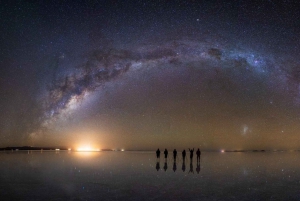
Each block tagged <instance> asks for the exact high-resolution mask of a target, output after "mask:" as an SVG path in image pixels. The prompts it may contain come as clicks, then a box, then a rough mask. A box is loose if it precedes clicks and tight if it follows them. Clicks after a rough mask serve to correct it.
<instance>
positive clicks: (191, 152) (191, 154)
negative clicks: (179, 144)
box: [189, 148, 194, 160]
mask: <svg viewBox="0 0 300 201" xmlns="http://www.w3.org/2000/svg"><path fill="white" fill-rule="evenodd" d="M189 150H190V159H191V160H193V156H194V148H193V149H189Z"/></svg>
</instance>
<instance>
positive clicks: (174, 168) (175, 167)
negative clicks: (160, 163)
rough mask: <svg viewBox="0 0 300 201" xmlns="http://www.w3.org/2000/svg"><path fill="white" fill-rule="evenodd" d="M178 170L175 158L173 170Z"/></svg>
mask: <svg viewBox="0 0 300 201" xmlns="http://www.w3.org/2000/svg"><path fill="white" fill-rule="evenodd" d="M176 170H177V165H176V160H174V163H173V171H174V172H176Z"/></svg>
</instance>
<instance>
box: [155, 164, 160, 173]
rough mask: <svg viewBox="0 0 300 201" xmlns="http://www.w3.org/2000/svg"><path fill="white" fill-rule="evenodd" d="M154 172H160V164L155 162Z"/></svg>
mask: <svg viewBox="0 0 300 201" xmlns="http://www.w3.org/2000/svg"><path fill="white" fill-rule="evenodd" d="M156 170H157V171H158V170H160V162H156Z"/></svg>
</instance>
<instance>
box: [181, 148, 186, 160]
mask: <svg viewBox="0 0 300 201" xmlns="http://www.w3.org/2000/svg"><path fill="white" fill-rule="evenodd" d="M185 156H186V152H185V149H184V150H183V151H182V160H185Z"/></svg>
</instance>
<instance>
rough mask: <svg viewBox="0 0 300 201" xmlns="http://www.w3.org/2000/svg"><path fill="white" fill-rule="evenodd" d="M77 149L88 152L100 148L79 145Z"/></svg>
mask: <svg viewBox="0 0 300 201" xmlns="http://www.w3.org/2000/svg"><path fill="white" fill-rule="evenodd" d="M77 151H86V152H89V151H100V149H95V148H92V147H79V148H77Z"/></svg>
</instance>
